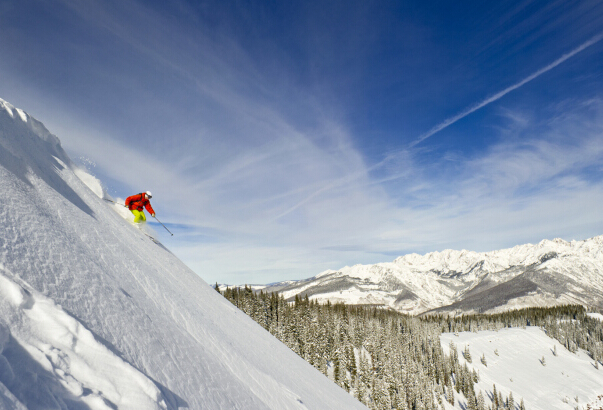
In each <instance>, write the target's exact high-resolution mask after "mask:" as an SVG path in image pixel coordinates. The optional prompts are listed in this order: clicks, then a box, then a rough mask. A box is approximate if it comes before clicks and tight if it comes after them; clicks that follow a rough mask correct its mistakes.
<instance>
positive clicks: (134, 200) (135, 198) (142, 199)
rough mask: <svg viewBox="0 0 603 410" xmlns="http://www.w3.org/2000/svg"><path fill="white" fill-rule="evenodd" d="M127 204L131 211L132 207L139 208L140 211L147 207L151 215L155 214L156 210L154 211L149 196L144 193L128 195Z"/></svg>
mask: <svg viewBox="0 0 603 410" xmlns="http://www.w3.org/2000/svg"><path fill="white" fill-rule="evenodd" d="M126 206H127V207H128V209H129V210H130V211H131V210H132V209H138V210H139V211H142V207H145V208H147V211H149V213H150V214H151V215H155V211H153V207H152V206H151V203H150V202H149V200H148V199H147V196H146V195H145V194H144V193H142V194H136V195H132V196H129V197H127V198H126Z"/></svg>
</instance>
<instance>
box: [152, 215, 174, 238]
mask: <svg viewBox="0 0 603 410" xmlns="http://www.w3.org/2000/svg"><path fill="white" fill-rule="evenodd" d="M153 218H155V219H157V217H156V216H153ZM157 222H159V223H160V224H161V226H163V227H164V228H165V230H166V231H168V232H170V230H169V229H168V228H166V226H165V225H164V224H162V223H161V221H160V220H159V219H157ZM170 235H172V236H174V234H173V233H171V232H170Z"/></svg>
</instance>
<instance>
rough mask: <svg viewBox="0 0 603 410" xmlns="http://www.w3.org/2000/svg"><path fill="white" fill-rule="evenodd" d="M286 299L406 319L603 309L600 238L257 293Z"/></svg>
mask: <svg viewBox="0 0 603 410" xmlns="http://www.w3.org/2000/svg"><path fill="white" fill-rule="evenodd" d="M261 288H262V289H263V290H264V291H267V292H278V293H280V294H282V295H283V296H284V297H285V299H287V300H293V299H294V298H295V297H296V296H299V297H302V298H304V297H306V296H307V297H308V298H310V299H314V300H317V301H319V302H322V303H325V302H327V301H330V302H331V303H338V302H343V303H346V304H361V305H375V306H383V307H387V308H391V309H395V310H397V311H400V312H405V313H408V314H428V313H494V312H500V311H505V310H511V309H516V308H523V307H529V306H554V305H559V304H582V305H586V306H591V307H595V308H599V309H602V308H603V236H596V237H593V238H590V239H586V240H581V241H571V242H568V241H565V240H562V239H553V240H543V241H541V242H540V243H538V244H525V245H518V246H515V247H513V248H510V249H503V250H497V251H491V252H481V253H480V252H472V251H466V250H461V251H457V250H444V251H442V252H432V253H428V254H426V255H418V254H408V255H405V256H401V257H399V258H397V259H396V260H394V261H393V262H388V263H377V264H374V265H355V266H351V267H350V266H346V267H344V268H342V269H340V270H328V271H325V272H322V273H320V274H319V275H317V276H315V277H312V278H310V279H305V280H300V281H287V282H280V283H276V284H271V285H268V286H262V287H261Z"/></svg>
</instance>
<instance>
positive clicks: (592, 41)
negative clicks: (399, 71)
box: [410, 33, 603, 147]
mask: <svg viewBox="0 0 603 410" xmlns="http://www.w3.org/2000/svg"><path fill="white" fill-rule="evenodd" d="M601 39H603V33H600V34H598V35H596V36H594V37H593V38H591V39H590V40H588V41H586V42H585V43H583V44H581V45H580V46H579V47H576V48H575V49H573V50H572V51H570V52H569V53H566V54H564V55H562V56H561V57H559V58H558V59H557V60H555V61H553V62H552V63H551V64H549V65H547V66H546V67H544V68H541V69H540V70H538V71H536V72H535V73H533V74H532V75H529V76H528V77H526V78H524V79H523V80H521V81H520V82H518V83H516V84H513V85H512V86H510V87H507V88H505V89H504V90H502V91H500V92H498V93H496V94H494V95H493V96H491V97H488V98H486V99H485V100H483V101H482V102H480V103H478V104H475V105H473V106H471V107H469V108H467V109H466V110H464V111H462V112H461V113H459V114H457V115H455V116H454V117H450V118H448V119H446V120H444V121H443V122H441V123H440V124H438V125H436V126H435V127H433V128H432V129H430V130H429V131H427V132H426V133H425V134H423V135H421V136H420V137H419V138H417V139H416V140H415V141H413V142H412V143H411V144H410V147H414V146H415V145H417V144H419V143H421V142H422V141H424V140H426V139H427V138H429V137H431V136H432V135H434V134H436V133H438V132H440V131H442V130H443V129H445V128H447V127H449V126H451V125H452V124H454V123H455V122H457V121H459V120H461V119H463V118H465V117H466V116H468V115H470V114H472V113H474V112H475V111H477V110H479V109H480V108H483V107H485V106H486V105H488V104H491V103H493V102H494V101H497V100H499V99H501V98H502V97H504V96H505V95H507V94H509V93H510V92H511V91H514V90H516V89H518V88H519V87H521V86H523V85H525V84H526V83H529V82H530V81H532V80H534V79H536V78H538V77H540V76H541V75H542V74H544V73H546V72H547V71H550V70H552V69H553V68H555V67H557V66H558V65H559V64H561V63H563V62H565V61H567V60H568V59H570V58H572V57H573V56H575V55H576V54H578V53H579V52H581V51H583V50H585V49H587V48H588V47H590V46H592V45H593V44H596V43H598V42H599V41H601Z"/></svg>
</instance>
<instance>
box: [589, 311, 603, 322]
mask: <svg viewBox="0 0 603 410" xmlns="http://www.w3.org/2000/svg"><path fill="white" fill-rule="evenodd" d="M587 315H588V316H590V317H592V318H593V319H598V320H600V321H602V322H603V315H602V314H600V313H587Z"/></svg>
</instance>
